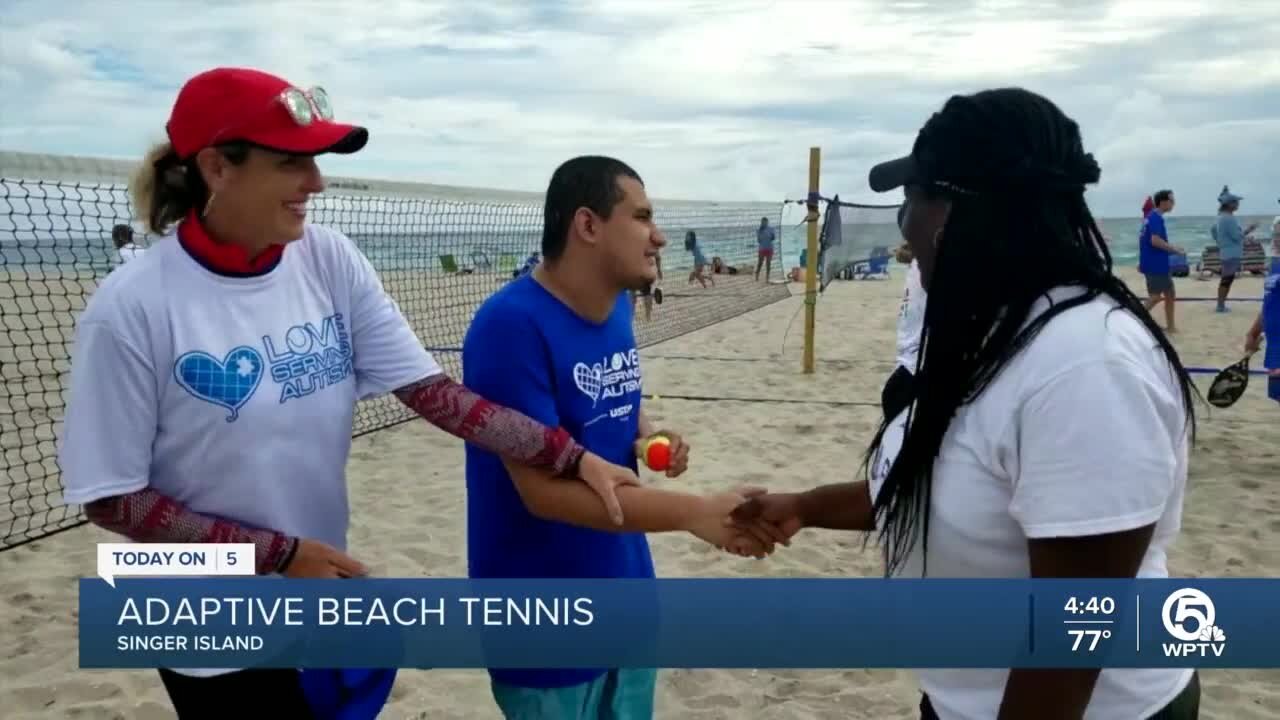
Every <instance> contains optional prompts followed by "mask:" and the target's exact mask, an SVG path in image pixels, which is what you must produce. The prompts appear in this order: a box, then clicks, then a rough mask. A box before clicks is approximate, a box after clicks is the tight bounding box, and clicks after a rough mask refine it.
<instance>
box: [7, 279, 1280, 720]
mask: <svg viewBox="0 0 1280 720" xmlns="http://www.w3.org/2000/svg"><path fill="white" fill-rule="evenodd" d="M893 272H894V275H893V277H892V279H890V280H887V281H886V280H869V281H858V282H836V283H834V284H833V285H832V286H831V287H830V288H829V289H828V290H827V292H826V293H825V294H824V295H823V296H822V297H821V299H820V301H819V303H818V310H817V314H818V319H817V343H816V351H817V358H818V360H817V372H816V373H815V374H813V375H803V374H802V373H801V351H802V345H803V336H804V330H803V328H804V317H803V307H804V305H803V301H802V293H803V287H802V286H799V285H794V284H793V285H791V286H790V290H791V296H790V297H789V298H787V299H784V300H782V301H780V302H776V303H773V304H770V305H767V306H765V307H763V308H760V309H757V310H754V311H753V312H750V313H747V314H744V315H740V316H738V317H735V318H733V319H729V320H726V321H724V322H720V323H718V324H715V325H713V326H711V327H707V328H704V329H701V330H697V331H695V332H692V333H689V334H685V335H682V336H680V337H676V338H674V339H671V340H667V341H665V342H662V343H659V344H656V345H652V346H649V347H646V348H644V349H643V350H642V351H641V357H642V362H643V367H644V373H645V374H644V386H645V391H646V392H647V393H651V394H654V395H657V396H658V397H657V398H656V399H653V400H648V401H646V405H645V407H646V409H647V411H648V412H649V413H650V414H651V415H652V416H653V417H654V418H655V420H656V421H657V422H658V423H659V424H660V425H661V426H664V427H669V428H671V429H674V430H678V431H682V432H684V433H685V434H686V436H687V439H688V441H689V442H690V443H691V444H692V446H693V454H692V457H691V468H690V471H689V472H688V473H687V475H686V477H683V478H681V479H679V480H675V481H672V480H662V481H661V482H664V483H671V484H672V485H675V486H679V487H681V488H685V489H690V490H693V491H699V492H701V491H714V490H719V489H725V488H728V487H731V486H734V485H738V484H746V483H749V484H758V485H764V486H766V487H768V488H771V489H775V490H779V491H781V490H799V489H805V488H808V487H812V486H814V485H817V484H822V483H827V482H836V481H840V480H843V479H847V478H850V477H851V476H852V475H853V473H854V472H855V471H856V470H857V468H858V464H859V462H860V460H861V456H862V453H863V451H864V450H865V448H866V443H867V442H868V441H869V439H870V436H871V433H872V431H873V429H874V427H875V423H876V422H877V420H878V412H879V409H878V408H877V407H875V406H874V403H876V402H877V401H878V397H879V390H880V386H881V383H882V381H883V379H884V378H885V376H886V375H887V373H888V372H889V371H890V370H891V369H892V367H893V357H894V324H895V321H896V313H897V309H898V303H899V301H900V298H901V294H902V267H901V266H897V265H895V266H894V270H893ZM1122 272H1123V273H1124V276H1125V277H1126V280H1127V281H1128V282H1129V284H1130V286H1131V287H1133V288H1135V289H1140V288H1141V281H1140V280H1139V279H1138V278H1137V277H1136V275H1134V274H1133V273H1132V271H1130V270H1129V269H1125V270H1123V271H1122ZM403 281H405V280H403V279H401V280H398V281H397V282H403ZM735 281H736V282H749V281H747V280H745V279H743V280H741V281H737V280H736V279H735ZM8 282H13V281H12V279H11V280H10V281H8ZM8 282H6V283H5V284H6V286H7V285H8ZM1176 282H1177V288H1178V292H1179V294H1180V295H1182V296H1184V297H1208V296H1210V295H1212V294H1214V292H1215V291H1216V288H1217V283H1216V281H1210V282H1201V281H1197V280H1194V279H1178V280H1177V281H1176ZM389 284H390V283H389ZM666 284H667V286H668V289H669V291H670V292H672V293H677V295H678V296H684V295H685V294H691V293H696V292H698V291H696V290H693V289H690V288H688V287H687V286H685V284H684V281H683V279H680V278H668V280H667V283H666ZM1261 285H1262V280H1261V278H1257V277H1244V278H1241V279H1239V280H1237V282H1236V284H1235V287H1234V288H1233V291H1232V294H1233V295H1234V296H1236V297H1255V298H1256V297H1259V296H1260V295H1261ZM739 289H740V288H739ZM731 291H732V288H720V289H719V290H718V291H716V292H718V293H729V292H731ZM730 297H731V296H729V295H725V298H726V299H724V300H721V301H718V302H719V303H720V305H717V307H723V308H726V309H725V310H724V312H725V314H726V315H727V314H728V313H729V311H730V309H731V307H732V302H731V301H730V299H728V298H730ZM0 302H4V303H5V304H6V307H5V308H4V312H5V314H6V317H5V318H4V320H5V321H6V323H8V324H6V326H5V332H4V333H0V342H9V343H10V345H11V346H10V347H4V346H0V361H2V362H3V363H4V364H9V363H14V362H23V361H25V362H31V363H36V364H37V365H40V366H41V367H46V366H47V367H48V370H49V373H51V374H50V377H56V376H57V374H58V373H61V372H64V371H65V357H49V358H24V357H23V356H22V351H21V349H20V348H19V349H15V348H14V347H12V344H13V343H12V341H10V340H8V338H10V337H15V338H16V337H19V334H18V333H19V330H18V329H17V327H16V326H15V325H14V324H12V323H15V322H17V321H16V320H14V318H15V317H16V316H13V315H12V314H11V313H12V312H13V308H14V306H15V305H21V302H19V300H18V299H15V293H14V292H13V290H12V288H9V289H7V290H5V291H4V292H3V293H0ZM22 302H26V303H28V304H32V306H31V307H30V308H24V311H25V312H32V313H34V312H35V311H37V310H39V311H40V312H41V315H40V325H41V326H42V327H44V328H55V329H54V330H41V328H37V327H27V328H25V329H23V330H21V331H20V332H26V333H42V332H43V333H44V334H45V335H46V337H47V338H48V339H58V337H59V336H61V335H65V336H66V339H69V337H70V324H69V323H70V321H69V318H70V316H71V315H70V314H71V313H73V312H75V311H77V310H78V309H79V307H78V306H73V305H74V303H73V302H71V301H59V302H62V303H63V304H65V306H61V305H57V304H54V305H48V306H47V307H46V306H42V305H41V303H45V304H47V303H48V302H49V301H48V300H47V299H46V300H42V301H33V300H26V301H22ZM470 305H471V304H470V303H462V302H459V303H457V304H456V305H455V308H456V312H458V313H460V315H459V317H458V318H457V319H456V322H452V321H451V322H450V323H449V328H450V333H448V337H446V336H439V337H423V341H424V343H426V344H428V345H433V344H436V343H440V344H455V343H456V342H457V340H458V339H459V338H460V333H458V334H454V333H453V332H452V331H453V329H454V328H455V327H456V328H457V329H458V330H461V329H463V328H465V322H466V312H467V311H468V310H469V308H470ZM696 305H698V302H697V298H696V297H693V298H691V299H688V300H684V299H683V298H681V301H680V302H667V303H664V304H663V305H661V306H658V307H656V308H655V314H654V321H653V322H654V325H653V326H651V327H648V328H646V326H645V324H644V322H643V320H641V321H639V322H638V326H637V327H638V330H639V334H640V335H641V336H642V337H659V336H662V337H667V336H670V335H671V334H673V333H665V334H663V333H659V329H658V327H657V323H659V322H660V321H661V322H675V320H676V318H675V317H674V316H678V315H679V314H680V313H681V312H682V307H684V308H686V310H684V312H687V308H688V307H690V306H696ZM1233 308H1234V312H1233V313H1231V314H1228V315H1219V314H1215V313H1214V312H1213V303H1211V302H1183V303H1181V304H1180V305H1179V307H1178V323H1179V327H1180V331H1181V332H1180V333H1179V334H1178V335H1177V336H1175V343H1176V344H1177V346H1178V348H1179V351H1180V352H1181V354H1182V355H1183V358H1184V360H1185V362H1186V363H1187V364H1188V365H1190V366H1204V367H1213V368H1218V367H1222V366H1224V365H1226V364H1229V363H1231V362H1234V361H1235V360H1237V359H1238V358H1239V355H1240V345H1241V339H1242V337H1243V334H1244V332H1245V330H1246V328H1247V327H1248V325H1249V323H1250V322H1251V320H1252V318H1253V313H1255V312H1256V311H1257V308H1258V304H1257V303H1249V302H1241V303H1236V304H1235V305H1234V306H1233ZM669 315H671V316H673V317H672V320H670V321H668V320H664V318H666V317H667V316H669ZM23 317H24V319H28V318H30V319H34V318H35V317H36V316H35V315H30V316H23ZM1157 318H1159V319H1161V321H1162V319H1163V315H1162V313H1161V311H1159V310H1157ZM673 327H674V326H673ZM59 328H60V329H59ZM646 333H648V335H646ZM655 333H659V334H655ZM442 359H444V358H442ZM1258 364H1259V363H1255V367H1256V366H1257V365H1258ZM445 365H446V367H447V368H449V369H450V371H452V372H456V371H457V366H456V364H455V363H452V362H446V363H445ZM1195 377H1196V381H1197V383H1198V385H1199V386H1200V388H1201V390H1202V391H1203V390H1205V389H1207V387H1208V384H1209V381H1210V379H1211V376H1209V375H1197V376H1195ZM4 379H5V381H6V382H5V384H4V386H5V387H6V392H5V394H4V395H3V396H0V418H4V419H5V421H6V426H5V427H3V428H0V430H3V432H2V433H0V435H2V436H3V438H4V439H3V442H2V443H0V451H3V452H4V453H6V457H14V458H16V457H18V456H19V455H20V454H21V453H22V452H23V450H22V448H28V447H30V446H32V445H33V444H39V445H41V446H43V447H44V448H48V447H49V446H48V445H47V444H48V443H50V442H52V438H51V437H49V436H48V431H47V428H50V427H52V425H50V424H48V423H47V422H46V423H45V424H40V423H37V422H34V421H33V420H32V418H39V419H41V420H43V419H44V417H46V415H45V410H43V409H42V408H41V407H39V404H40V403H38V402H37V403H33V406H32V407H28V406H27V403H26V400H25V399H24V398H23V397H18V396H17V395H18V388H17V387H16V385H17V383H16V381H14V380H13V378H12V377H11V376H10V375H8V374H6V375H4ZM32 383H35V385H33V384H32ZM35 390H39V391H40V392H45V393H57V392H58V389H57V388H56V387H49V386H48V384H47V382H46V383H42V382H38V381H27V387H26V392H27V393H32V392H33V391H35ZM36 395H37V396H38V395H39V393H36ZM681 396H696V397H698V398H708V397H713V398H719V399H718V400H714V401H711V400H706V399H687V398H682V397H681ZM778 400H785V401H788V402H776V401H778ZM849 402H859V403H868V404H867V405H849V404H843V405H841V404H837V403H849ZM5 403H8V404H9V405H8V407H9V408H12V410H13V412H11V413H6V412H4V410H5V405H4V404H5ZM54 404H56V403H54ZM1278 412H1280V408H1278V407H1277V405H1276V404H1275V403H1274V402H1273V401H1268V400H1267V399H1266V396H1265V390H1264V387H1263V382H1262V379H1261V378H1254V379H1253V380H1252V381H1251V383H1250V387H1249V389H1248V392H1247V394H1246V396H1245V397H1244V398H1243V399H1242V400H1241V401H1240V402H1239V403H1238V404H1237V405H1235V406H1234V407H1232V408H1230V409H1227V410H1213V411H1212V412H1210V410H1209V408H1207V407H1204V408H1202V409H1201V410H1200V415H1199V417H1200V422H1201V425H1200V437H1199V442H1198V447H1197V448H1196V449H1195V451H1194V452H1193V455H1192V461H1191V478H1190V487H1189V490H1188V496H1187V503H1186V510H1185V514H1184V518H1183V522H1184V528H1183V533H1182V535H1181V537H1180V538H1179V540H1178V542H1177V545H1176V546H1175V548H1174V550H1173V553H1172V557H1171V565H1172V572H1173V574H1174V575H1175V576H1182V577H1196V576H1215V577H1219V576H1225V577H1259V576H1263V577H1276V576H1280V482H1277V479H1280V430H1278V429H1277V428H1278V427H1280V422H1277V420H1278V418H1280V414H1278ZM42 428H46V429H42ZM46 454H48V453H46ZM32 467H33V466H32V465H31V464H27V465H22V464H18V463H14V464H12V465H11V466H10V468H11V469H10V470H9V472H11V473H13V475H14V477H12V478H9V479H8V480H9V481H11V482H14V481H16V483H17V486H18V487H19V489H21V488H23V487H25V485H24V484H23V483H24V482H25V481H24V480H23V478H22V477H20V476H19V473H20V472H32ZM21 468H26V469H25V470H23V469H21ZM462 468H463V450H462V445H461V443H459V442H458V441H457V440H455V439H453V438H452V437H450V436H448V435H446V434H444V433H442V432H441V431H439V430H436V429H434V428H432V427H430V426H428V425H427V424H425V423H423V422H410V423H406V424H403V425H399V426H397V427H395V428H392V429H389V430H385V431H381V432H377V433H373V434H370V435H365V436H362V437H360V438H357V440H356V441H355V447H354V449H353V452H352V457H351V461H350V464H349V467H348V473H349V478H350V484H351V495H352V503H353V527H352V532H351V537H350V551H351V552H352V554H354V555H355V556H357V557H359V558H360V559H362V560H364V561H365V562H367V563H369V564H370V565H371V566H372V568H373V570H374V573H375V574H377V575H380V576H398V577H420V576H436V577H441V576H461V575H464V574H465V571H466V564H465V547H464V538H465V534H464V521H465V512H464V511H465V507H464V503H465V494H464V487H463V482H462ZM14 492H15V491H14V490H13V489H10V490H9V493H10V495H11V496H12V494H13V493H14ZM14 502H19V500H11V501H10V505H12V504H13V503H14ZM43 502H48V503H53V504H54V505H56V503H57V502H58V501H57V498H56V494H55V495H53V496H50V497H49V498H45V499H44V500H43ZM6 520H7V515H6V509H4V508H0V523H3V522H4V521H6ZM2 526H3V525H0V527H2ZM111 540H113V537H112V536H110V535H108V534H107V533H105V532H103V531H101V530H99V529H97V528H94V527H88V526H86V527H79V528H75V529H72V530H68V531H65V532H62V533H58V534H56V535H53V536H50V537H47V538H44V539H41V540H38V541H35V542H32V543H29V544H26V545H23V546H21V547H17V548H13V549H9V550H5V551H3V552H0V577H3V578H4V581H3V588H4V590H3V596H2V598H0V599H2V602H0V628H3V636H4V637H5V638H6V641H5V642H4V643H3V646H4V648H3V650H2V651H0V708H3V710H0V715H4V716H5V717H9V718H14V719H15V720H16V719H18V718H83V719H97V718H103V719H106V718H129V719H133V718H137V719H139V720H150V719H160V718H170V717H173V713H172V711H171V710H169V708H168V704H167V698H166V697H165V695H164V691H163V689H162V687H161V685H160V682H159V678H158V677H157V675H156V674H155V673H154V672H151V671H83V670H79V669H77V630H76V605H77V599H76V589H75V585H76V581H77V579H78V578H80V577H86V576H91V575H93V573H94V562H95V550H94V544H95V543H97V542H102V541H111ZM862 541H863V538H862V536H861V535H857V534H851V533H844V534H841V533H833V532H823V531H813V530H807V531H804V532H803V533H801V534H800V535H799V536H798V537H797V538H796V539H795V541H794V543H793V546H792V547H790V548H781V549H780V550H779V552H778V553H776V554H775V555H774V556H773V557H771V558H768V559H766V560H761V561H756V560H747V559H740V558H734V557H731V556H728V555H724V554H720V553H717V552H716V551H714V550H713V549H711V548H709V547H708V546H706V545H704V544H702V543H701V542H700V541H698V540H697V539H695V538H693V537H692V536H688V535H676V534H669V535H659V536H654V537H653V538H652V543H653V547H654V553H655V560H656V564H657V567H658V572H659V574H660V575H662V576H668V577H691V576H702V577H749V576H774V577H777V576H829V577H835V576H876V575H878V574H879V573H880V571H881V563H880V561H879V556H878V554H877V553H876V550H875V547H874V545H872V546H870V547H869V548H867V549H865V550H864V549H863V547H862ZM849 640H850V642H856V640H857V639H856V638H850V639H849ZM1202 682H1203V686H1204V697H1203V700H1202V713H1201V717H1203V718H1208V719H1213V720H1268V719H1274V718H1277V717H1280V671H1251V670H1215V671H1206V672H1203V674H1202ZM918 701H919V695H918V691H917V689H916V686H915V683H914V680H913V677H912V675H911V674H910V673H909V672H907V671H891V670H830V671H791V670H766V669H761V670H758V671H750V670H744V671H724V670H694V671H688V670H679V671H663V672H662V673H661V674H660V676H659V690H658V717H659V718H664V719H665V718H672V719H679V720H720V719H723V720H752V719H760V720H766V719H767V720H784V719H785V720H828V719H829V720H835V719H837V718H840V719H860V718H865V719H868V720H870V719H872V718H874V719H876V720H885V719H889V718H915V717H917V716H918V711H917V709H916V708H917V703H918ZM383 717H385V718H388V719H390V720H396V719H400V718H406V719H407V718H430V719H431V720H487V719H490V718H499V717H500V716H499V714H498V713H497V711H496V709H495V706H494V704H493V701H492V699H491V697H490V695H489V687H488V679H487V675H486V674H485V673H484V672H483V671H402V672H401V673H400V675H399V678H398V681H397V685H396V687H395V690H394V693H393V698H392V701H391V703H390V705H389V706H388V707H387V709H386V711H385V713H384V714H383Z"/></svg>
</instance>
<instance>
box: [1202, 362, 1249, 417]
mask: <svg viewBox="0 0 1280 720" xmlns="http://www.w3.org/2000/svg"><path fill="white" fill-rule="evenodd" d="M1252 357H1253V353H1249V354H1248V355H1245V356H1244V357H1243V358H1240V360H1239V361H1238V362H1236V363H1235V364H1233V365H1229V366H1227V367H1224V368H1222V371H1221V372H1219V373H1218V374H1217V375H1216V376H1215V377H1214V378H1213V383H1212V384H1211V385H1209V395H1208V398H1207V400H1208V401H1209V404H1210V405H1212V406H1214V407H1219V408H1229V407H1231V406H1232V405H1235V404H1236V401H1237V400H1239V399H1240V396H1241V395H1244V391H1245V388H1247V387H1249V359H1250V358H1252Z"/></svg>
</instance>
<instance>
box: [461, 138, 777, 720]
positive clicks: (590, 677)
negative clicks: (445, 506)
mask: <svg viewBox="0 0 1280 720" xmlns="http://www.w3.org/2000/svg"><path fill="white" fill-rule="evenodd" d="M665 244H666V240H665V238H664V237H663V235H662V233H661V231H660V230H659V229H658V228H657V226H656V225H655V224H654V222H653V209H652V206H651V204H650V202H649V199H648V197H647V195H646V193H645V187H644V184H643V183H642V181H641V179H640V176H639V175H638V174H637V173H636V172H635V171H634V170H633V169H631V168H630V167H628V166H627V165H626V164H625V163H622V162H621V161H619V160H615V159H613V158H607V157H597V156H587V157H578V158H574V159H572V160H569V161H567V162H566V163H564V164H563V165H561V166H560V167H559V168H558V169H557V170H556V171H555V173H554V174H553V175H552V178H551V181H550V184H549V187H548V190H547V193H546V204H545V220H544V230H543V238H542V257H543V260H542V262H541V263H539V264H538V265H537V267H536V268H534V270H533V272H532V273H530V274H528V275H525V276H522V277H520V278H517V279H515V280H513V281H512V282H510V283H509V284H507V285H506V286H505V287H503V288H502V289H501V290H499V291H498V292H497V293H495V294H494V295H493V296H491V297H490V298H489V299H488V300H486V301H485V302H484V303H483V304H482V305H481V306H480V308H479V310H478V311H477V312H476V315H475V317H474V319H473V320H472V323H471V327H470V328H469V330H468V332H467V335H466V338H465V340H464V342H463V350H462V366H463V368H464V371H463V372H464V377H465V382H466V383H467V385H468V387H470V388H472V389H473V390H474V391H475V392H477V393H481V394H483V395H484V396H485V397H487V398H490V399H491V400H492V401H493V402H499V403H504V404H507V405H508V406H509V407H512V408H516V409H519V410H521V411H522V412H524V413H527V414H528V415H529V416H530V417H533V418H537V419H540V420H543V421H549V420H550V419H553V418H554V419H555V420H556V423H558V424H559V425H563V426H564V427H565V428H567V429H568V430H569V431H570V432H571V433H572V434H573V436H574V437H576V438H579V439H580V441H581V442H582V443H583V444H584V445H585V446H586V447H587V448H589V449H590V450H591V451H592V452H595V453H598V454H599V455H600V456H601V457H604V458H607V459H609V460H610V461H612V462H616V463H619V464H620V465H624V466H629V467H633V468H634V467H636V466H637V454H638V452H639V450H640V447H641V446H642V445H643V443H644V442H645V441H646V440H647V439H648V438H650V437H652V436H653V435H655V434H659V430H658V429H657V428H656V427H654V425H653V423H652V422H651V421H650V420H649V418H647V417H646V416H645V414H644V412H643V410H642V408H641V374H640V367H639V358H638V355H637V351H636V341H635V336H634V332H633V314H632V308H631V303H630V299H629V297H628V294H629V293H628V291H630V290H635V289H639V288H643V287H645V286H646V285H647V284H649V283H652V282H653V281H654V280H656V279H657V267H656V258H657V256H658V253H659V251H660V250H661V249H662V248H663V246H664V245H665ZM661 434H663V435H665V436H666V437H668V438H669V439H670V442H671V451H672V460H671V463H670V467H669V468H668V469H667V470H666V473H665V474H666V476H667V477H677V476H679V475H681V474H682V473H683V472H684V471H685V469H686V468H687V467H688V458H689V448H690V446H689V444H688V443H686V442H684V441H683V439H682V438H681V437H680V435H679V434H677V433H674V432H669V431H662V432H661ZM466 483H467V554H468V565H469V574H470V577H473V578H640V579H648V578H653V577H655V571H654V566H653V559H652V556H651V555H650V550H649V544H648V541H647V539H646V537H645V533H648V532H668V531H686V532H690V533H692V534H693V535H695V536H697V537H698V538H701V539H702V540H704V541H706V542H708V543H711V544H712V545H715V546H716V547H719V548H722V549H725V550H729V551H731V552H734V553H735V554H739V555H754V556H756V557H760V556H763V555H764V554H767V553H769V552H771V551H772V550H773V541H772V540H771V539H770V538H768V537H765V536H761V535H759V534H757V533H751V532H742V531H739V530H735V529H733V528H731V527H729V526H728V525H727V524H726V518H727V517H728V515H729V512H730V511H731V510H732V509H733V508H734V507H735V506H737V505H738V504H739V503H740V502H743V501H745V499H747V498H749V497H753V496H755V495H757V494H760V493H763V492H764V491H763V490H762V489H757V488H741V489H738V490H735V491H729V492H722V493H717V494H713V495H705V496H704V495H695V494H689V493H684V492H678V491H674V490H664V489H658V488H656V487H651V486H632V485H628V486H622V487H619V488H617V497H618V500H619V502H620V504H621V506H622V510H623V516H624V520H623V524H622V525H621V526H618V525H617V524H615V523H614V521H613V520H611V519H610V517H609V515H608V512H607V511H606V509H605V507H604V505H603V504H602V503H601V502H600V500H599V497H598V496H597V495H596V494H595V493H594V492H593V491H592V490H591V489H590V488H589V487H586V486H585V484H583V483H578V484H580V485H583V488H582V489H583V490H584V491H585V492H578V490H577V488H575V487H573V486H572V485H573V483H568V482H562V481H560V480H558V479H556V478H554V477H553V476H552V475H550V474H547V473H542V472H525V471H524V470H523V469H522V468H521V467H520V466H518V465H516V464H514V463H511V462H508V461H507V460H506V459H505V458H501V457H499V456H497V455H495V454H493V453H490V452H487V451H485V450H483V449H481V448H480V447H478V446H475V445H470V444H468V445H467V447H466ZM490 677H491V681H492V691H493V696H494V699H495V700H496V702H497V704H498V706H499V708H500V709H501V711H502V712H503V714H504V716H505V717H507V718H512V719H515V718H519V719H520V720H588V719H591V720H594V719H595V718H605V717H614V718H628V719H629V720H645V719H646V718H650V717H652V714H653V697H654V688H655V679H656V673H655V671H652V670H645V669H621V670H619V669H616V668H615V669H599V668H597V669H533V670H529V669H522V670H512V669H505V670H504V669H498V668H493V669H490Z"/></svg>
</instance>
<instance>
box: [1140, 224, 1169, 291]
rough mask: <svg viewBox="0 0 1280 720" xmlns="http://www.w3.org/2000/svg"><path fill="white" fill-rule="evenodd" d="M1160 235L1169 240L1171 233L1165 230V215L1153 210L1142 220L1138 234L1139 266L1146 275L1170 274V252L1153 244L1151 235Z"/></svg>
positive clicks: (1166, 240)
mask: <svg viewBox="0 0 1280 720" xmlns="http://www.w3.org/2000/svg"><path fill="white" fill-rule="evenodd" d="M1152 235H1158V236H1160V237H1161V238H1164V241H1165V242H1169V233H1168V231H1167V230H1165V226H1164V216H1163V215H1161V214H1160V213H1159V212H1157V211H1155V210H1152V211H1151V212H1149V213H1147V217H1146V219H1144V220H1143V221H1142V230H1141V232H1140V233H1139V234H1138V268H1139V269H1140V270H1141V271H1142V273H1143V274H1145V275H1168V274H1169V253H1168V252H1167V251H1165V250H1162V249H1160V248H1157V247H1155V246H1153V245H1152V244H1151V236H1152Z"/></svg>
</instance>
